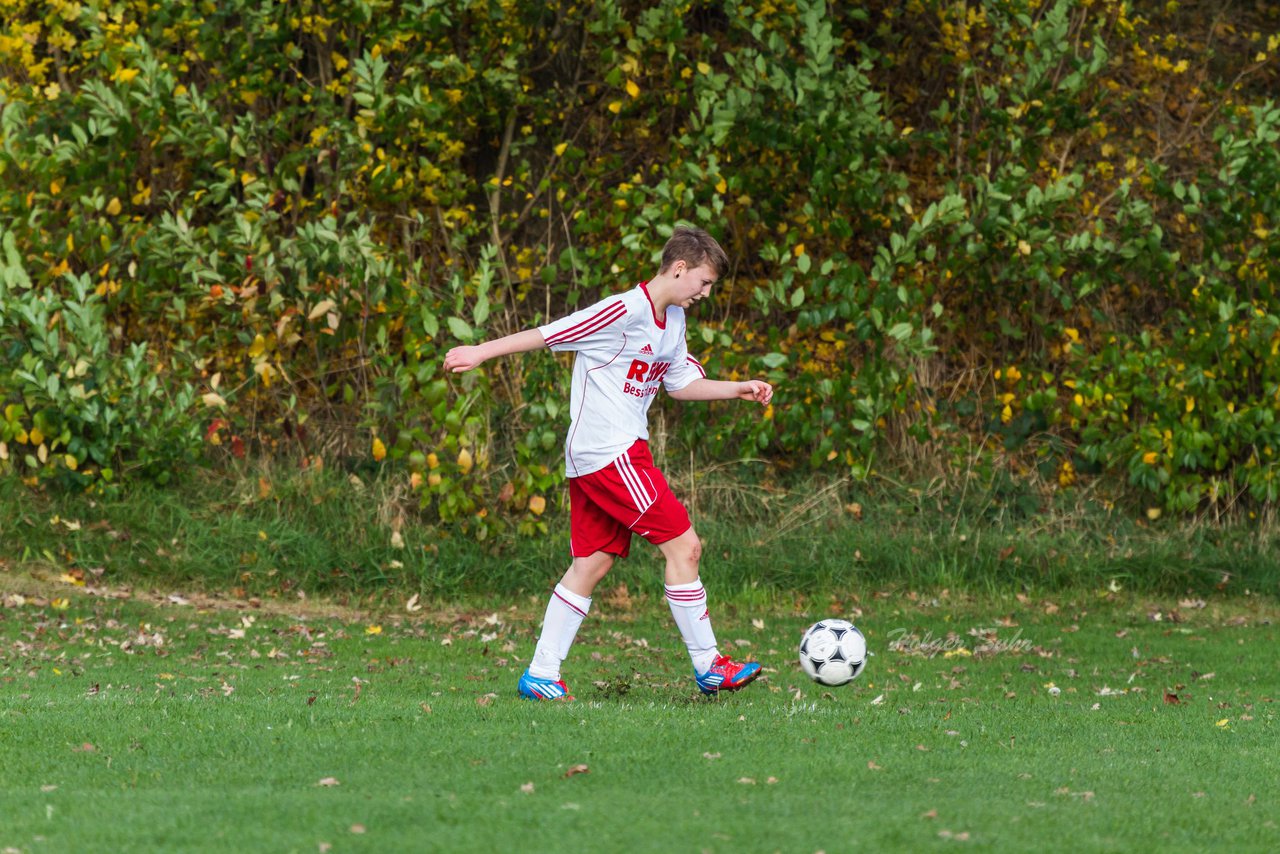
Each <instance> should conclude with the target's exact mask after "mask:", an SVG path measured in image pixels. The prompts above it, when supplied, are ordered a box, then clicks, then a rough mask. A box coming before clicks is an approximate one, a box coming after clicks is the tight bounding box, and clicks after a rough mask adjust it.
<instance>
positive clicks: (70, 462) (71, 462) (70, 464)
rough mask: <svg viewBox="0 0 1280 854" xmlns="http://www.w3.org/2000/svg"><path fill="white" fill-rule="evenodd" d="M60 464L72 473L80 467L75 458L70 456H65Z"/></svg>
mask: <svg viewBox="0 0 1280 854" xmlns="http://www.w3.org/2000/svg"><path fill="white" fill-rule="evenodd" d="M62 462H63V464H64V465H65V466H66V467H67V468H69V469H71V470H72V471H75V470H76V469H78V468H79V467H80V461H79V460H77V459H76V458H75V457H73V456H71V455H70V454H66V455H65V456H63V458H62Z"/></svg>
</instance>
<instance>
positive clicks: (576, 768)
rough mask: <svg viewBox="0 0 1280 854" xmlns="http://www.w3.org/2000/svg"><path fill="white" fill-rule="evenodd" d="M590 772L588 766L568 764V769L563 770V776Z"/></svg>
mask: <svg viewBox="0 0 1280 854" xmlns="http://www.w3.org/2000/svg"><path fill="white" fill-rule="evenodd" d="M590 773H591V769H590V768H588V767H587V766H586V765H583V764H581V763H579V764H577V765H570V766H569V770H568V771H565V772H564V776H565V777H572V776H574V775H575V774H590Z"/></svg>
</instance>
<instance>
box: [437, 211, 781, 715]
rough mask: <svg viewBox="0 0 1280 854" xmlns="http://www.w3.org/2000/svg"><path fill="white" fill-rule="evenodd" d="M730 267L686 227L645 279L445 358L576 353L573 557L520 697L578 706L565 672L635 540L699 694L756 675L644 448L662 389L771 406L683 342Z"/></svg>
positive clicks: (704, 237)
mask: <svg viewBox="0 0 1280 854" xmlns="http://www.w3.org/2000/svg"><path fill="white" fill-rule="evenodd" d="M728 266H729V259H728V257H727V256H726V255H725V253H724V250H723V249H722V248H721V247H720V244H718V243H717V242H716V241H715V238H713V237H712V236H711V235H710V234H708V233H707V232H705V231H703V230H701V229H697V228H688V227H679V228H677V229H676V230H675V232H674V233H673V234H672V235H671V239H670V240H668V241H667V243H666V245H665V246H664V247H663V250H662V262H661V267H660V269H659V270H658V274H657V275H656V276H654V277H653V278H652V279H650V280H649V281H647V282H641V283H640V284H639V285H637V286H636V287H635V288H633V289H632V290H630V291H627V292H626V293H623V294H618V295H615V296H610V297H606V298H605V299H602V300H600V301H599V302H597V303H596V304H595V305H593V306H591V307H590V308H585V309H583V310H582V311H578V312H575V313H574V314H571V315H569V316H568V317H565V318H562V319H560V320H556V321H553V322H551V323H548V324H546V325H545V326H540V327H538V328H536V329H527V330H525V331H523V332H517V333H515V334H513V335H508V336H505V337H503V338H497V339H494V340H491V341H486V342H484V343H482V344H476V345H473V346H462V347H454V348H453V349H451V350H450V351H449V352H448V353H446V354H445V358H444V367H445V370H446V371H451V372H454V373H461V372H463V371H469V370H472V369H473V368H476V367H478V366H479V365H480V364H482V363H483V362H485V361H487V360H488V359H492V358H495V357H497V356H506V355H510V354H513V353H523V352H527V351H529V350H537V349H540V348H542V347H550V348H551V349H552V350H555V351H562V350H572V351H574V352H575V353H576V354H577V355H576V356H575V357H574V362H573V388H572V392H571V394H570V411H571V417H572V422H571V423H570V425H569V434H568V437H567V438H566V439H565V445H564V455H565V474H566V475H567V476H568V478H569V511H570V534H569V539H570V552H571V554H572V556H573V562H572V563H571V564H570V566H569V569H568V571H566V572H565V574H564V577H563V578H562V579H561V580H560V583H559V584H557V585H556V588H555V592H554V593H552V595H551V601H550V602H549V603H548V604H547V611H546V616H545V618H544V620H543V623H542V634H541V635H540V636H539V638H538V645H537V648H536V649H535V651H534V654H533V661H532V662H531V663H530V664H529V667H528V669H527V670H525V672H524V673H523V675H521V677H520V682H519V686H518V688H519V692H520V695H521V696H522V697H525V698H527V699H530V700H572V699H573V697H571V696H570V695H569V689H568V688H567V687H566V686H565V683H564V680H563V679H562V678H561V676H560V665H561V663H562V662H563V661H564V659H565V657H566V656H567V655H568V654H569V647H570V646H571V645H572V644H573V639H574V637H575V636H576V635H577V633H578V627H579V626H580V625H581V624H582V620H583V618H584V617H586V615H587V611H589V610H590V608H591V593H592V591H594V590H595V587H596V585H597V584H598V583H599V582H600V580H601V579H602V578H604V576H605V574H606V573H607V572H608V571H609V569H610V567H612V566H613V561H614V559H615V558H618V557H626V556H627V554H628V552H629V551H630V548H631V535H632V534H633V533H635V534H639V535H640V536H641V537H643V538H644V539H646V540H648V541H649V542H651V543H653V544H654V545H655V546H657V547H658V549H659V550H660V551H661V552H662V554H663V556H664V557H665V558H666V594H667V603H668V604H669V605H670V607H671V614H672V616H674V617H675V621H676V625H677V626H678V627H679V629H680V634H681V636H682V637H683V638H684V642H685V646H686V647H688V650H689V657H690V658H691V659H692V661H693V673H694V679H695V681H696V682H697V685H698V688H699V689H700V690H701V691H702V692H703V693H704V694H715V693H716V692H718V691H724V690H730V691H732V690H737V689H738V688H741V687H743V686H744V685H746V684H747V683H748V682H750V681H752V680H753V679H755V678H756V677H757V676H758V675H759V674H760V665H759V664H758V663H755V662H750V663H739V662H735V661H733V660H732V659H731V658H729V656H727V655H721V654H720V651H719V649H718V648H717V646H716V637H715V633H714V632H713V631H712V629H711V618H710V612H709V611H708V609H707V593H706V590H705V589H704V588H703V586H702V580H701V578H700V577H699V574H698V561H699V558H700V556H701V554H702V545H701V542H700V541H699V539H698V535H697V534H696V533H694V530H693V526H692V525H691V524H690V522H689V514H688V513H687V512H686V511H685V508H684V505H683V504H681V503H680V500H679V499H677V498H676V497H675V495H673V494H672V492H671V489H670V488H669V487H668V486H667V481H666V478H664V477H663V476H662V472H661V471H659V470H658V468H657V467H656V466H655V465H654V463H653V457H652V455H651V454H650V453H649V443H648V438H649V427H648V418H647V416H648V411H649V405H650V404H651V403H652V402H653V398H654V396H655V395H656V394H657V393H658V389H659V387H660V386H661V387H663V388H665V389H666V391H667V394H669V395H671V396H672V397H674V398H675V399H676V400H732V399H735V398H736V399H741V400H748V401H755V402H756V403H759V404H760V405H762V406H767V405H768V404H769V401H770V400H771V399H772V398H773V388H772V386H770V385H769V383H767V382H764V381H762V380H748V381H746V382H724V381H718V380H711V379H707V375H706V373H705V372H704V371H703V369H702V365H701V364H700V363H699V362H698V360H697V359H695V358H694V357H693V356H691V355H689V352H688V350H687V349H686V347H685V317H684V311H685V309H687V308H688V307H689V306H691V305H693V304H694V303H695V302H697V301H698V300H701V299H705V298H706V297H707V296H708V295H709V294H710V292H711V287H712V285H714V284H715V283H716V280H717V279H719V278H720V277H721V276H723V275H724V273H725V272H726V270H727V269H728Z"/></svg>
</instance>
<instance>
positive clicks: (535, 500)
mask: <svg viewBox="0 0 1280 854" xmlns="http://www.w3.org/2000/svg"><path fill="white" fill-rule="evenodd" d="M546 509H547V499H545V498H543V497H542V496H541V495H535V496H533V497H532V498H530V499H529V512H530V513H532V514H533V515H535V516H541V515H542V513H543V511H544V510H546Z"/></svg>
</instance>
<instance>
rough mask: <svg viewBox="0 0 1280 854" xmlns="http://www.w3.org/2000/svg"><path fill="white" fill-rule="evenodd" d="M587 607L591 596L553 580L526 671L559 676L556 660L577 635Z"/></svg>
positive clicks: (545, 676)
mask: <svg viewBox="0 0 1280 854" xmlns="http://www.w3.org/2000/svg"><path fill="white" fill-rule="evenodd" d="M590 610H591V597H589V596H579V595H578V594H577V593H574V592H573V591H572V590H570V589H569V588H567V587H565V586H564V585H563V584H557V585H556V589H555V592H554V593H552V594H551V601H550V602H548V603H547V614H546V616H545V617H543V618H542V634H541V635H539V636H538V646H537V648H536V649H534V651H533V661H532V662H530V663H529V675H530V676H533V677H536V678H538V679H557V680H558V679H559V678H560V664H561V662H563V661H564V660H565V658H566V657H568V655H569V647H571V646H573V639H574V638H575V637H577V635H578V627H579V626H581V625H582V619H583V617H585V616H587V612H588V611H590Z"/></svg>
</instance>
